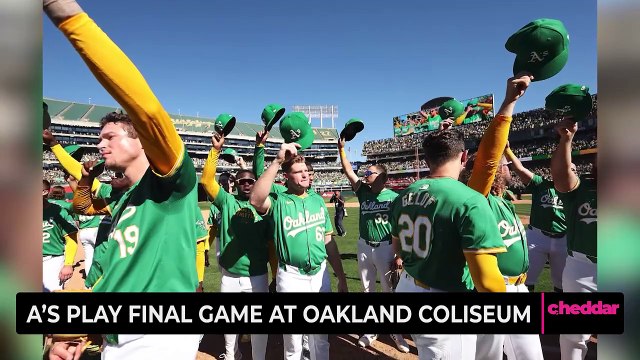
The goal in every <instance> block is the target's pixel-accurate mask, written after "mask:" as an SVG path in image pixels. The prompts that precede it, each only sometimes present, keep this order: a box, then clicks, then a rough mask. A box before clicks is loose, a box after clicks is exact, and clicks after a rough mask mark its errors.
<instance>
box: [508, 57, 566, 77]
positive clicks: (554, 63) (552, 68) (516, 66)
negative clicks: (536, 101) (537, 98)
mask: <svg viewBox="0 0 640 360" xmlns="http://www.w3.org/2000/svg"><path fill="white" fill-rule="evenodd" d="M568 59H569V51H568V50H567V49H565V50H564V51H563V52H561V53H560V54H558V56H556V57H555V58H553V59H552V60H551V61H549V62H548V63H546V64H544V65H543V66H542V67H540V68H537V69H534V70H532V69H530V68H529V65H528V64H529V58H528V55H525V56H516V60H515V61H514V62H513V75H514V76H515V75H517V74H518V73H519V72H521V71H526V72H530V73H531V74H532V75H533V80H532V81H541V80H546V79H548V78H550V77H552V76H554V75H556V74H557V73H559V72H560V71H561V70H562V69H563V68H564V66H565V65H566V64H567V60H568Z"/></svg>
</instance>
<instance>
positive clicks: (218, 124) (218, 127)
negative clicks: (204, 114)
mask: <svg viewBox="0 0 640 360" xmlns="http://www.w3.org/2000/svg"><path fill="white" fill-rule="evenodd" d="M216 129H220V130H222V121H218V122H216Z"/></svg>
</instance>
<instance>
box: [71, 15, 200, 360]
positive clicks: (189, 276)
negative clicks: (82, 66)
mask: <svg viewBox="0 0 640 360" xmlns="http://www.w3.org/2000/svg"><path fill="white" fill-rule="evenodd" d="M59 28H60V30H61V31H62V33H63V34H64V35H65V36H66V37H67V38H68V39H69V41H70V42H71V44H72V45H73V47H74V48H75V49H76V51H77V52H78V54H79V55H80V56H81V57H82V59H83V60H84V61H85V63H87V65H88V68H89V69H90V70H91V72H92V73H93V74H94V76H95V77H96V78H97V79H98V80H99V81H100V83H101V84H102V85H103V87H104V88H105V89H106V90H107V91H108V92H109V93H110V94H111V95H112V96H113V97H114V99H115V100H116V101H117V102H118V103H119V104H120V105H121V106H122V108H123V109H124V110H125V111H126V112H127V114H128V115H129V117H130V119H131V120H132V124H133V127H134V128H135V130H136V133H137V135H138V138H139V139H140V142H141V144H142V147H143V148H144V154H145V155H146V157H147V159H148V161H149V164H150V167H149V168H148V169H147V170H146V171H145V172H144V174H143V175H142V177H141V178H139V179H138V180H137V181H136V183H135V184H133V185H132V186H131V187H130V188H129V189H128V190H127V191H126V192H125V193H124V194H123V195H122V197H120V198H119V199H118V201H117V202H116V203H115V205H114V207H113V211H112V225H111V232H110V233H109V237H108V239H109V241H107V249H106V252H105V254H104V258H103V261H104V273H103V274H102V276H101V277H100V279H98V281H97V282H96V284H95V285H94V287H93V291H94V292H128V291H130V292H138V291H142V292H164V291H166V292H194V291H195V289H196V288H197V286H198V277H197V272H196V264H195V261H196V244H195V241H194V239H195V238H196V229H195V226H194V223H193V219H195V218H196V214H195V212H196V211H197V208H196V207H195V206H194V204H197V177H196V172H195V168H194V165H193V162H192V161H191V159H190V158H189V156H188V154H187V151H186V149H185V146H184V143H183V142H182V140H181V139H180V136H179V135H178V133H177V131H176V129H175V127H174V125H173V122H172V121H171V118H170V117H169V114H168V113H167V112H166V111H165V110H164V108H163V107H162V105H161V104H160V103H159V101H158V99H157V98H156V97H155V95H154V94H153V92H152V91H151V89H150V88H149V86H148V85H147V83H146V81H145V79H144V78H143V77H142V75H141V74H140V72H139V71H138V69H137V68H136V67H135V65H134V64H133V63H132V62H131V60H129V59H128V58H127V56H126V55H125V54H124V53H123V52H122V50H120V49H119V48H118V47H117V45H115V44H114V43H113V42H112V41H111V39H109V37H108V36H107V35H106V34H105V33H104V32H103V31H102V30H101V29H100V28H99V27H98V26H97V25H96V24H95V23H94V22H93V20H91V19H90V18H89V16H88V15H87V14H86V13H78V14H75V15H73V16H70V17H69V18H67V19H66V20H64V21H63V22H62V23H60V24H59ZM151 269H152V270H153V271H151ZM105 338H106V346H105V347H104V350H103V353H102V358H103V359H104V360H111V359H125V360H128V359H140V358H149V359H150V358H191V359H192V358H195V356H196V353H197V350H198V342H199V338H200V336H199V335H174V336H166V335H164V336H162V335H160V336H158V335H143V334H138V335H121V336H117V335H107V336H105ZM169 339H171V340H169ZM150 344H153V346H149V345H150Z"/></svg>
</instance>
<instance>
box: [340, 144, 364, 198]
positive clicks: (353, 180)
mask: <svg viewBox="0 0 640 360" xmlns="http://www.w3.org/2000/svg"><path fill="white" fill-rule="evenodd" d="M345 143H346V141H345V140H344V139H343V138H340V139H339V140H338V151H339V152H340V163H341V164H342V171H343V172H344V174H345V175H346V176H347V179H349V183H350V184H351V187H352V188H353V189H354V190H357V189H356V187H357V186H359V185H358V183H359V182H360V179H359V178H358V175H356V173H355V172H354V171H353V168H352V167H351V163H350V162H349V159H347V153H346V152H345V151H344V144H345Z"/></svg>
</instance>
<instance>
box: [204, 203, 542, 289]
mask: <svg viewBox="0 0 640 360" xmlns="http://www.w3.org/2000/svg"><path fill="white" fill-rule="evenodd" d="M200 207H201V208H202V209H208V208H209V205H208V203H201V205H200ZM529 209H530V205H528V204H516V211H517V212H518V214H520V215H529ZM329 213H330V214H331V219H332V220H333V214H334V209H333V207H329ZM347 213H348V214H349V216H347V217H345V218H344V220H343V225H344V227H345V229H346V230H347V236H345V237H335V241H336V242H337V243H338V248H339V249H340V254H341V257H342V266H343V268H344V271H345V273H346V274H347V285H348V286H349V291H352V292H360V291H362V285H361V284H360V278H359V275H358V260H357V240H358V208H348V210H347ZM211 248H212V250H211V252H210V258H209V259H210V262H211V265H210V266H209V267H208V268H206V270H205V278H204V288H205V291H208V292H209V291H213V292H218V291H220V271H219V270H218V264H217V262H216V259H215V250H214V246H213V245H212V246H211ZM379 286H380V284H379V283H378V289H380V287H379ZM331 287H332V289H333V291H336V287H337V280H336V279H335V278H334V279H332V282H331ZM536 291H553V285H552V284H551V279H550V275H549V269H548V267H545V269H544V270H543V272H542V274H541V275H540V278H539V280H538V284H537V286H536Z"/></svg>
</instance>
